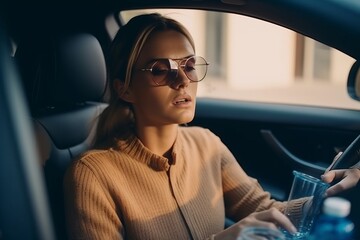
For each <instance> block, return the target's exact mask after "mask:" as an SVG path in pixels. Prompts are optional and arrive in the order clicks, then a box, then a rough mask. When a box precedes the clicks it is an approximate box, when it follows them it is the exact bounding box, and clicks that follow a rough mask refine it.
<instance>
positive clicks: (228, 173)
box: [220, 144, 286, 221]
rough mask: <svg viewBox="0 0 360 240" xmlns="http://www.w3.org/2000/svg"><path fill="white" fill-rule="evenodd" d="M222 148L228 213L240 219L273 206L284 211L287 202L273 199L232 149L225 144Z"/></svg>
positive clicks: (232, 217)
mask: <svg viewBox="0 0 360 240" xmlns="http://www.w3.org/2000/svg"><path fill="white" fill-rule="evenodd" d="M220 148H221V150H220V152H221V153H222V155H221V171H222V185H223V192H224V201H225V209H226V215H227V216H228V217H230V218H231V219H233V220H235V221H239V220H241V219H243V218H244V217H246V216H248V215H249V214H251V213H253V212H258V211H263V210H267V209H270V208H272V207H275V208H277V209H279V210H280V211H281V212H283V211H284V208H285V205H286V203H283V202H277V201H275V200H273V199H271V196H270V193H268V192H266V191H264V190H263V189H262V187H261V186H260V184H259V183H258V181H257V180H256V179H254V178H251V177H249V176H248V175H247V174H246V173H245V171H244V170H243V169H242V168H241V166H240V165H239V163H238V162H237V161H236V159H235V157H234V156H233V155H232V153H231V152H230V150H228V148H227V147H226V146H225V145H224V144H221V145H220Z"/></svg>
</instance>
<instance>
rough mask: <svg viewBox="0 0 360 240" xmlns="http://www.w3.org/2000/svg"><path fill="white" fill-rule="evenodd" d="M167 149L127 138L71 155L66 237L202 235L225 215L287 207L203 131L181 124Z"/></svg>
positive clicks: (240, 215)
mask: <svg viewBox="0 0 360 240" xmlns="http://www.w3.org/2000/svg"><path fill="white" fill-rule="evenodd" d="M172 155H173V160H174V161H173V163H172V165H170V164H169V162H168V159H167V158H164V157H162V156H158V155H155V154H153V153H152V152H150V150H149V149H147V148H146V147H144V146H143V144H142V143H141V142H140V141H139V140H138V139H137V138H136V137H132V138H129V139H128V140H126V141H119V142H118V145H117V147H114V148H111V149H108V150H91V151H89V152H87V153H85V154H84V155H82V156H81V158H79V159H78V160H76V161H74V162H73V164H72V165H71V167H70V168H69V169H68V171H67V173H66V176H65V182H64V188H65V203H66V210H67V211H66V214H67V222H68V230H69V236H70V238H71V239H87V240H90V239H101V240H108V239H131V240H136V239H142V240H145V239H146V240H147V239H148V240H150V239H157V240H159V239H181V240H182V239H206V238H209V237H210V236H211V235H212V234H214V233H217V232H220V231H222V230H223V229H224V222H225V213H226V215H227V216H229V217H231V218H233V219H235V220H240V219H242V218H244V217H245V216H247V215H249V214H250V213H252V212H254V211H260V210H264V209H268V208H270V207H276V208H278V209H280V210H281V211H283V209H284V205H285V204H284V203H280V202H275V201H274V200H270V195H269V193H267V192H264V191H263V190H262V188H261V187H260V186H259V184H258V183H257V181H256V180H255V179H253V178H250V177H249V176H247V175H246V174H245V172H244V171H243V169H242V168H241V167H240V166H239V164H238V163H237V162H236V160H235V158H234V156H233V155H232V154H231V153H230V151H229V150H228V149H227V148H226V146H225V145H224V144H223V143H222V142H221V141H220V139H219V138H218V137H217V136H215V135H214V134H213V133H211V132H210V131H209V130H207V129H203V128H199V127H179V131H178V136H177V139H176V141H175V144H174V147H173V153H172ZM299 207H301V206H299Z"/></svg>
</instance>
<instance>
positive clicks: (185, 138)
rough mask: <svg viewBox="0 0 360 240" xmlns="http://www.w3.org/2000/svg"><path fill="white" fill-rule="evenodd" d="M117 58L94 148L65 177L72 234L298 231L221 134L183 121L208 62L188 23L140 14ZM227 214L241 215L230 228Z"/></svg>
mask: <svg viewBox="0 0 360 240" xmlns="http://www.w3.org/2000/svg"><path fill="white" fill-rule="evenodd" d="M108 63H109V80H110V83H109V88H110V100H109V106H108V108H107V109H106V110H105V111H104V112H103V113H102V115H101V116H100V118H99V122H98V126H97V133H96V139H95V145H94V150H91V151H89V152H87V153H85V154H83V155H82V156H81V157H80V159H78V160H77V161H75V162H74V163H73V165H72V166H71V167H70V168H69V170H68V171H67V174H66V177H65V199H66V208H67V219H68V226H69V234H70V238H71V239H235V238H236V236H238V234H239V233H240V232H241V230H242V229H243V228H244V227H246V226H249V225H252V226H266V227H271V228H274V229H276V228H277V227H282V228H285V229H287V230H288V231H290V232H293V233H294V232H295V231H296V229H295V228H294V226H293V225H292V223H291V222H290V221H289V220H288V219H287V218H286V217H285V216H284V215H283V214H282V213H281V212H282V211H283V209H284V206H285V203H282V202H276V201H274V200H272V199H270V195H269V193H267V192H264V191H263V190H262V188H261V187H260V186H259V184H258V183H257V181H256V180H255V179H253V178H250V177H249V176H247V175H246V173H245V172H244V171H243V169H242V168H241V167H240V166H239V165H238V163H237V162H236V159H235V158H234V156H233V155H232V154H231V152H230V151H229V150H228V149H227V148H226V146H225V145H224V144H223V143H222V142H221V140H220V139H219V138H218V137H217V136H215V135H214V134H213V133H211V132H210V131H209V130H207V129H203V128H200V127H180V125H182V124H186V123H188V122H190V121H191V120H192V119H193V117H194V112H195V102H196V91H197V84H198V82H199V81H201V80H202V79H203V78H204V77H205V75H206V70H207V65H208V64H207V62H206V60H205V59H203V58H202V57H199V56H196V53H195V47H194V43H193V40H192V38H191V36H190V34H189V33H188V31H187V30H186V29H185V28H184V27H183V26H182V25H181V24H179V23H178V22H176V21H174V20H172V19H169V18H166V17H163V16H161V15H158V14H148V15H141V16H138V17H135V18H133V19H131V20H130V21H129V22H128V23H127V24H126V25H125V26H123V27H122V28H121V29H120V30H119V32H118V33H117V35H116V37H115V39H114V41H113V44H112V47H111V49H110V56H109V59H108ZM356 171H358V170H356ZM359 172H360V171H359ZM330 173H331V172H330ZM330 173H329V174H328V175H326V176H325V178H327V180H328V181H332V180H333V177H334V176H333V175H331V174H332V173H331V174H330ZM356 173H357V172H356ZM351 176H354V174H353V173H352V174H351ZM346 179H347V178H345V180H346ZM354 179H356V178H354ZM345 180H344V181H345ZM353 185H354V182H350V181H348V182H346V181H345V187H346V188H349V187H351V186H353ZM335 190H336V189H335ZM293 209H294V211H299V210H300V209H301V204H294V206H293ZM225 216H228V217H230V218H232V219H234V220H236V221H238V222H237V223H236V224H235V225H233V226H232V227H230V228H228V229H225V230H224V221H225Z"/></svg>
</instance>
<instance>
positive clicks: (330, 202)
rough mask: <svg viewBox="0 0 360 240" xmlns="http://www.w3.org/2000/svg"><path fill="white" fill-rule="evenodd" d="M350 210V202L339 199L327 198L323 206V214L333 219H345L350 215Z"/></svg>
mask: <svg viewBox="0 0 360 240" xmlns="http://www.w3.org/2000/svg"><path fill="white" fill-rule="evenodd" d="M350 208H351V203H350V201H348V200H347V199H345V198H341V197H329V198H327V199H325V201H324V204H323V212H324V213H325V214H328V215H331V216H335V217H346V216H347V215H349V213H350Z"/></svg>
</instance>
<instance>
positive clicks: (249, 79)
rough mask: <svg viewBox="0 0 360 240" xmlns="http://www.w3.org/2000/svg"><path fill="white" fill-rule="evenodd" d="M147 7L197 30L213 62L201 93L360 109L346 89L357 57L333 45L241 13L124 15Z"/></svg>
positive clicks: (199, 44) (200, 49)
mask: <svg viewBox="0 0 360 240" xmlns="http://www.w3.org/2000/svg"><path fill="white" fill-rule="evenodd" d="M145 12H146V13H149V12H159V13H162V14H165V15H167V16H169V17H171V18H174V19H176V20H178V21H180V22H181V23H183V24H184V25H185V26H186V27H187V28H188V30H189V31H190V32H191V34H192V35H193V37H194V40H195V44H196V54H197V55H200V56H203V57H205V59H206V60H207V61H208V62H210V66H209V71H208V75H207V77H206V78H205V80H203V81H202V82H201V83H199V90H198V96H199V97H212V98H224V99H237V100H242V101H255V102H269V103H284V104H297V105H310V106H324V107H335V108H346V109H360V104H359V103H358V102H356V101H354V100H352V99H351V98H350V97H349V96H348V93H347V90H346V82H347V75H348V72H349V70H350V68H351V65H352V64H353V63H354V61H355V60H354V59H353V58H351V57H349V56H348V55H346V54H344V53H342V52H340V51H338V50H336V49H334V48H331V47H329V46H326V45H324V44H321V43H320V42H317V41H315V40H313V39H311V38H308V37H305V36H303V35H301V34H298V33H296V32H294V31H291V30H288V29H286V28H283V27H280V26H277V25H275V24H272V23H268V22H265V21H262V20H258V19H254V18H250V17H246V16H241V15H236V14H229V13H220V12H210V11H200V10H182V9H152V10H149V9H147V10H132V11H123V12H121V13H120V15H119V17H120V20H121V21H123V22H124V23H125V22H127V21H128V20H129V19H130V18H131V17H133V16H135V15H138V14H141V13H145ZM194 23H196V24H194Z"/></svg>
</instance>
